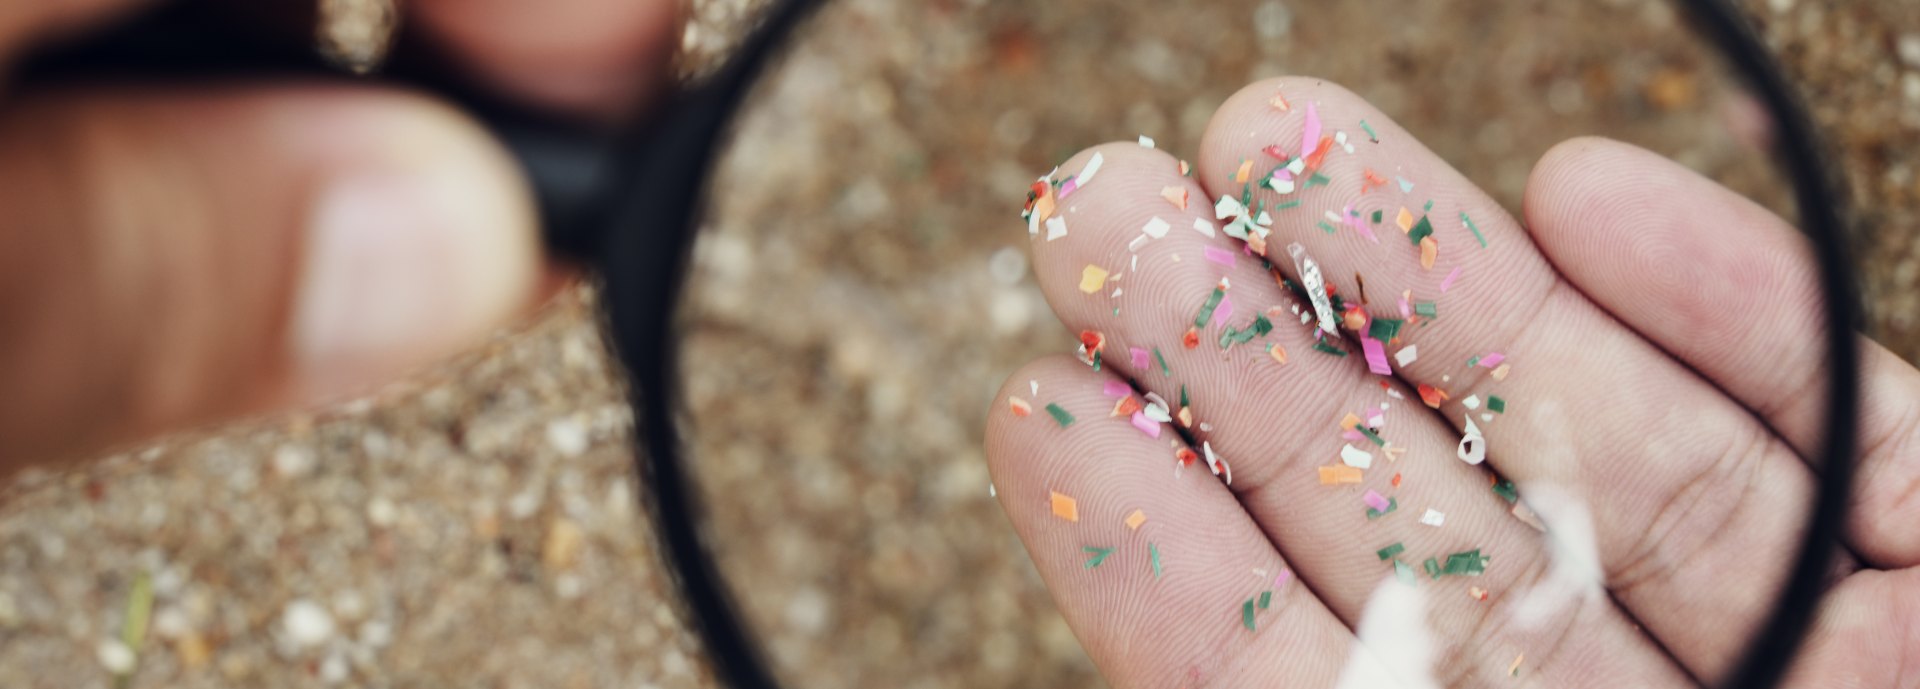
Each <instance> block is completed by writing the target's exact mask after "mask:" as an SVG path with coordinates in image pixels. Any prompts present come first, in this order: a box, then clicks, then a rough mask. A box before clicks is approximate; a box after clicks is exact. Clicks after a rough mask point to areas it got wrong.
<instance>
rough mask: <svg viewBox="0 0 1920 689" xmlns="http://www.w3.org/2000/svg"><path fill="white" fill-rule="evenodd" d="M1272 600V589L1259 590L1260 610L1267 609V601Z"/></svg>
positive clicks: (1270, 601)
mask: <svg viewBox="0 0 1920 689" xmlns="http://www.w3.org/2000/svg"><path fill="white" fill-rule="evenodd" d="M1272 602H1273V592H1272V591H1261V592H1260V609H1261V610H1265V609H1267V604H1269V603H1272Z"/></svg>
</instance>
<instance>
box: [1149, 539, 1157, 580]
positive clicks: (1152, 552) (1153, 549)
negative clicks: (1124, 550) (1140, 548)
mask: <svg viewBox="0 0 1920 689" xmlns="http://www.w3.org/2000/svg"><path fill="white" fill-rule="evenodd" d="M1147 559H1149V560H1152V561H1153V578H1155V579H1158V578H1160V546H1157V545H1154V544H1152V543H1148V544H1147Z"/></svg>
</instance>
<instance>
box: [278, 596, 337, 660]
mask: <svg viewBox="0 0 1920 689" xmlns="http://www.w3.org/2000/svg"><path fill="white" fill-rule="evenodd" d="M280 629H281V631H282V632H285V633H286V637H287V640H288V641H290V642H292V643H293V645H295V646H298V647H300V648H308V647H312V646H317V645H319V644H322V643H325V642H326V641H327V640H328V639H331V638H333V614H332V613H329V612H327V609H326V608H323V607H320V604H319V603H315V602H313V601H310V600H307V599H305V598H299V599H295V600H294V601H293V602H291V603H288V604H287V608H286V610H285V611H284V612H282V613H281V614H280Z"/></svg>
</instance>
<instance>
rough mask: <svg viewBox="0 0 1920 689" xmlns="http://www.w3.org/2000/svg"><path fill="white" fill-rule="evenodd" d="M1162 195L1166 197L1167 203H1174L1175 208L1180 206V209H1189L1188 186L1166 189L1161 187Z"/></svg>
mask: <svg viewBox="0 0 1920 689" xmlns="http://www.w3.org/2000/svg"><path fill="white" fill-rule="evenodd" d="M1160 197H1161V198H1164V199H1166V200H1167V203H1171V204H1173V207H1174V208H1178V209H1180V210H1186V209H1187V188H1186V187H1167V188H1165V189H1161V190H1160Z"/></svg>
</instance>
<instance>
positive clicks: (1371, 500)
mask: <svg viewBox="0 0 1920 689" xmlns="http://www.w3.org/2000/svg"><path fill="white" fill-rule="evenodd" d="M1360 502H1363V503H1366V505H1367V506H1368V507H1371V508H1373V509H1376V510H1382V511H1384V510H1386V509H1387V496H1385V495H1381V494H1380V491H1376V490H1369V491H1367V492H1366V494H1364V495H1361V496H1360Z"/></svg>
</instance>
